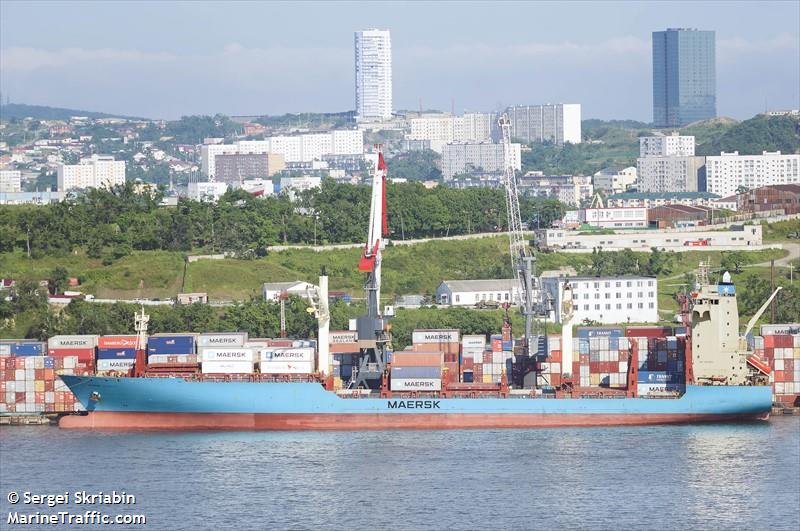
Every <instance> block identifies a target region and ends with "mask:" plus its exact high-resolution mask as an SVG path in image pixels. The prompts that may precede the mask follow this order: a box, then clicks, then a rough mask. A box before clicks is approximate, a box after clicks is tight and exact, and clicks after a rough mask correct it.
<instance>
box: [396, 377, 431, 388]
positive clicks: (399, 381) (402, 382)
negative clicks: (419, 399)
mask: <svg viewBox="0 0 800 531" xmlns="http://www.w3.org/2000/svg"><path fill="white" fill-rule="evenodd" d="M391 387H392V391H441V390H442V380H440V379H433V378H392V381H391Z"/></svg>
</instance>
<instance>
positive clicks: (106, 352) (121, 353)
mask: <svg viewBox="0 0 800 531" xmlns="http://www.w3.org/2000/svg"><path fill="white" fill-rule="evenodd" d="M135 358H136V349H135V348H98V349H97V359H98V360H114V359H131V360H132V359H135Z"/></svg>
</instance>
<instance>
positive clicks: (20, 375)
mask: <svg viewBox="0 0 800 531" xmlns="http://www.w3.org/2000/svg"><path fill="white" fill-rule="evenodd" d="M14 379H15V380H24V379H25V369H16V370H15V371H14Z"/></svg>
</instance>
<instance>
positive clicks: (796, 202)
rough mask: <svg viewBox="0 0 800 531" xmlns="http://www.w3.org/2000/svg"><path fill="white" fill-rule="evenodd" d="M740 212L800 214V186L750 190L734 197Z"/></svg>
mask: <svg viewBox="0 0 800 531" xmlns="http://www.w3.org/2000/svg"><path fill="white" fill-rule="evenodd" d="M734 199H735V200H736V202H737V207H738V208H737V209H738V210H739V211H740V212H764V211H769V210H783V211H784V213H785V214H800V184H776V185H773V186H764V187H761V188H756V189H754V190H748V191H746V192H743V193H741V194H737V195H736V196H734Z"/></svg>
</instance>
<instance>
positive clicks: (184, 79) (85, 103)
mask: <svg viewBox="0 0 800 531" xmlns="http://www.w3.org/2000/svg"><path fill="white" fill-rule="evenodd" d="M153 5H155V4H148V3H137V4H130V3H125V2H119V3H113V4H93V3H88V4H86V3H69V4H67V3H47V2H35V3H27V4H23V3H19V2H11V1H4V2H3V3H2V4H0V15H1V16H0V67H2V72H3V75H2V76H0V91H2V95H3V100H4V101H5V99H6V97H10V100H11V101H12V102H17V103H29V104H39V105H51V106H58V107H67V108H75V109H82V110H89V111H103V112H111V113H119V114H127V115H134V116H145V117H150V118H167V119H174V118H177V117H179V116H181V115H187V114H213V113H216V112H220V113H224V114H228V115H250V114H283V113H286V112H337V111H347V110H354V101H353V93H354V77H355V76H354V65H353V33H354V32H355V31H358V30H362V29H366V28H371V27H379V28H383V29H388V30H389V31H391V33H392V41H393V42H392V48H393V53H392V62H393V81H394V89H393V93H394V110H401V109H407V110H416V109H418V108H419V107H420V103H421V105H422V107H423V108H425V109H439V110H446V111H449V110H451V108H453V109H454V110H455V111H456V112H457V113H461V112H463V111H495V110H498V109H501V108H504V107H506V106H509V105H537V104H543V103H580V104H581V105H582V109H583V117H584V119H586V118H603V119H615V118H616V119H637V120H641V121H645V122H649V121H651V119H652V110H653V109H652V64H651V34H652V32H653V31H660V30H663V29H666V28H668V27H697V28H699V29H708V30H713V31H715V32H716V35H717V111H718V112H717V114H718V115H719V116H730V117H733V118H737V119H743V118H748V117H750V116H752V115H754V114H756V113H758V112H762V111H764V110H765V109H784V108H798V107H800V94H799V93H800V91H799V90H798V86H800V23H798V20H800V6H798V4H797V3H790V2H773V3H766V2H759V3H755V2H729V3H726V4H724V8H721V7H720V6H721V4H720V3H719V2H710V3H709V2H706V3H703V2H698V3H693V4H692V13H691V17H689V16H687V15H686V13H685V12H684V11H685V6H686V4H685V3H681V2H678V3H669V2H660V3H654V2H647V3H638V2H625V3H583V4H580V9H581V13H582V15H581V17H575V16H574V13H575V9H576V5H574V4H568V5H562V4H552V3H505V4H458V3H444V4H430V3H415V4H394V3H389V4H385V5H384V4H381V5H372V4H369V8H365V7H364V6H366V4H364V5H359V6H354V5H352V4H336V5H333V6H331V5H326V4H316V3H304V4H303V5H302V6H300V7H298V6H294V5H291V4H285V3H270V4H257V3H253V4H241V3H239V4H236V3H234V4H231V7H230V8H229V9H226V10H219V9H215V6H216V4H212V3H196V4H188V3H172V4H165V3H159V4H158V6H159V9H158V16H157V17H156V16H153V13H154V11H153V10H152V9H148V6H153ZM682 6H683V7H682ZM509 8H513V9H514V10H516V15H518V16H513V17H509V16H508V13H509ZM309 10H313V11H314V12H315V13H316V15H315V16H314V17H312V18H313V19H314V20H310V19H309V17H308V11H309ZM87 14H91V16H92V18H93V20H94V23H93V24H90V25H85V24H81V23H78V20H79V19H80V18H81V17H85V16H86V15H87ZM456 15H457V16H458V19H459V24H457V25H452V24H450V22H451V19H452V17H453V16H456ZM32 21H35V22H36V27H37V31H36V32H32V31H30V22H32ZM120 21H125V22H124V23H121V22H120ZM500 21H502V22H503V24H499V22H500ZM536 21H545V22H546V23H541V24H537V22H536ZM259 24H260V25H261V26H262V27H260V30H258V29H259ZM450 26H457V27H450ZM264 27H266V28H268V31H264ZM142 28H147V31H142ZM532 29H535V31H531V30H532Z"/></svg>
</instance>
